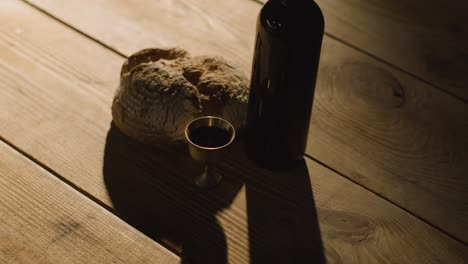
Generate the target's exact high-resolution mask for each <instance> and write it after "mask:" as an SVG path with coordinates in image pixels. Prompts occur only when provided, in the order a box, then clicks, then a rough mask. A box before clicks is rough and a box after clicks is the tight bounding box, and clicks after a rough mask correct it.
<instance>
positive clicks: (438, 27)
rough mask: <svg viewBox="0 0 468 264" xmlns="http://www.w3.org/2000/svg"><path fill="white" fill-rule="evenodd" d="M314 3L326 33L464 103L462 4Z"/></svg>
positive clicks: (467, 57)
mask: <svg viewBox="0 0 468 264" xmlns="http://www.w3.org/2000/svg"><path fill="white" fill-rule="evenodd" d="M255 1H258V2H262V3H265V2H266V0H255ZM316 2H317V3H318V4H319V5H320V7H321V9H322V12H323V13H324V16H325V20H326V23H325V24H326V26H325V31H326V32H327V33H329V34H330V35H332V36H334V37H336V38H338V39H340V40H342V41H344V42H346V43H349V44H351V45H353V46H355V47H358V48H359V49H361V50H365V51H366V52H368V53H370V54H372V55H374V56H376V57H378V58H380V59H383V60H384V61H386V62H388V63H390V64H393V65H395V66H396V67H398V68H400V69H403V70H405V71H407V72H409V73H411V74H413V75H415V76H417V77H419V78H421V79H423V80H425V81H428V82H430V83H432V84H435V85H436V86H438V87H440V88H441V89H442V90H445V91H448V92H449V93H451V94H454V95H456V96H458V97H460V98H462V99H464V100H465V101H466V100H467V99H468V77H467V75H466V72H468V34H467V32H468V19H467V18H466V10H467V5H466V1H464V0H455V1H450V4H449V5H448V4H447V2H446V1H441V0H429V1H427V0H426V1H423V0H416V1H404V0H399V1H389V0H381V1H373V0H364V1H362V0H351V1H349V0H347V1H345V0H335V1H327V0H317V1H316Z"/></svg>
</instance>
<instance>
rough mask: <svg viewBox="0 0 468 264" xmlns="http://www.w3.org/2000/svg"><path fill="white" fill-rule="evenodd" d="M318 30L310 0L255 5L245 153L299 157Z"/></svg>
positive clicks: (269, 161)
mask: <svg viewBox="0 0 468 264" xmlns="http://www.w3.org/2000/svg"><path fill="white" fill-rule="evenodd" d="M323 33H324V19H323V15H322V12H321V11H320V8H319V7H318V6H317V4H316V3H315V2H314V1H313V0H269V1H268V2H267V3H266V4H265V5H264V6H263V8H262V9H261V11H260V14H259V16H258V20H257V34H256V43H255V52H254V58H253V65H252V77H251V86H250V97H249V105H248V114H247V131H246V145H247V146H246V147H247V154H248V156H249V158H250V159H253V160H255V161H257V162H259V163H261V164H264V165H267V166H270V165H273V166H276V165H278V166H282V165H288V164H290V163H292V162H293V161H294V160H299V159H301V158H302V157H303V153H304V151H305V148H306V144H307V137H308V130H309V123H310V115H311V111H312V102H313V97H314V90H315V82H316V78H317V71H318V63H319V58H320V49H321V46H322V38H323Z"/></svg>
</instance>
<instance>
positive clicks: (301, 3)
mask: <svg viewBox="0 0 468 264" xmlns="http://www.w3.org/2000/svg"><path fill="white" fill-rule="evenodd" d="M258 23H260V24H261V26H263V27H264V28H265V29H266V30H267V31H270V32H273V33H275V32H276V33H280V32H284V31H289V32H291V31H296V30H299V31H301V32H307V31H308V30H311V31H314V32H315V31H317V30H319V31H320V30H321V31H323V29H324V27H325V19H324V16H323V13H322V11H321V9H320V7H319V6H318V5H317V3H315V1H313V0H295V1H287V3H284V2H283V1H282V0H270V1H268V2H267V3H266V4H265V5H264V6H263V7H262V9H261V10H260V14H259V17H258Z"/></svg>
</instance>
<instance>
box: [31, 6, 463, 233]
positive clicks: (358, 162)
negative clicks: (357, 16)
mask: <svg viewBox="0 0 468 264" xmlns="http://www.w3.org/2000/svg"><path fill="white" fill-rule="evenodd" d="M31 2H33V3H34V4H37V5H39V6H40V7H41V8H44V9H46V10H47V11H48V12H50V13H52V14H53V15H55V16H57V17H59V18H61V19H63V20H64V21H65V22H67V23H69V24H71V25H73V26H74V27H77V28H79V29H80V30H82V31H84V32H86V33H87V34H89V35H92V36H94V37H95V38H97V39H99V40H101V41H103V42H104V43H106V44H108V45H110V46H113V47H114V48H116V49H117V50H119V51H120V52H122V53H124V54H127V55H129V54H131V53H132V52H134V51H136V50H138V49H140V48H144V47H151V46H153V47H154V46H159V45H182V46H183V47H187V48H188V49H190V50H191V51H192V52H193V53H195V54H202V53H212V54H217V55H223V56H225V57H226V58H228V59H232V60H233V61H236V62H238V63H239V64H240V65H241V66H242V67H244V69H246V71H248V70H249V69H250V58H251V56H252V46H253V36H254V28H255V20H256V16H257V13H258V11H259V8H260V6H259V5H258V4H256V3H254V2H252V1H244V2H242V3H240V2H239V1H234V0H223V1H217V2H216V3H215V2H213V1H210V0H196V1H195V0H194V1H191V2H189V3H188V2H185V1H159V2H154V1H144V2H142V1H109V0H99V1H90V3H89V4H86V5H83V4H82V2H81V1H77V0H70V1H67V2H66V3H65V2H63V1H57V0H48V1H45V0H31ZM76 10H81V12H76ZM154 10H160V11H159V12H157V13H155V12H154ZM201 10H203V11H201ZM82 12H86V13H87V14H89V15H88V16H87V17H86V19H85V18H83V17H82V16H81V15H80V13H82ZM159 13H161V14H163V15H160V14H159ZM183 15H185V16H187V17H188V19H187V20H185V19H182V16H183ZM110 21H118V26H115V23H110ZM187 21H190V30H188V29H187V27H186V26H187V25H186V24H187ZM168 26H170V27H171V28H172V31H168ZM186 31H189V32H186ZM142 32H145V34H142ZM180 32H182V34H180ZM194 34H196V35H197V36H199V37H198V38H194V37H193V35H194ZM213 42H216V45H214V44H213ZM467 115H468V105H466V104H464V103H462V102H460V101H458V100H455V99H453V98H452V97H450V96H448V95H446V94H444V93H442V92H440V91H438V90H436V89H432V87H430V86H429V85H426V84H424V83H422V82H420V81H418V80H417V79H415V78H412V77H411V76H409V75H407V74H405V73H402V72H400V71H397V70H395V69H393V68H390V67H388V66H386V65H384V64H382V63H380V62H378V61H376V60H374V59H372V58H371V57H369V56H367V55H365V54H362V53H360V52H358V51H356V50H354V49H352V48H349V47H347V46H345V45H343V44H340V43H338V42H337V41H335V40H333V39H331V38H328V37H325V39H324V44H323V53H322V58H321V65H320V72H319V80H318V84H317V90H316V99H315V105H314V109H313V116H312V122H311V130H310V136H309V138H310V140H309V146H308V148H307V153H308V154H310V155H312V156H313V157H315V158H317V159H318V160H320V161H322V162H324V163H325V164H327V165H328V166H330V167H332V168H334V169H336V170H337V171H339V172H341V173H343V174H345V175H347V176H348V177H350V178H352V179H353V180H355V181H356V182H358V183H360V184H362V185H364V186H366V187H367V188H369V189H371V190H373V191H375V192H377V193H379V194H381V195H383V196H384V197H386V198H388V199H390V200H391V201H393V202H395V203H397V204H399V205H400V206H402V207H404V208H406V209H408V210H410V211H411V212H413V213H415V214H417V215H418V216H420V217H422V218H424V219H426V220H427V221H429V222H431V223H433V224H435V225H436V226H438V227H440V228H441V229H444V230H446V231H447V232H449V233H450V234H452V235H453V236H456V237H458V238H459V239H461V240H463V241H465V242H466V241H468V229H466V228H464V222H465V219H466V218H467V217H468V203H467V201H468V194H467V192H466V191H465V190H466V189H468V178H467V177H465V176H466V173H467V171H468V164H467V163H466V162H465V160H467V159H468V152H467V151H466V149H467V146H468V138H467V137H466V136H465V134H466V133H467V131H468V119H466V118H465V117H466V116H467Z"/></svg>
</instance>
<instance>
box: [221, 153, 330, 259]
mask: <svg viewBox="0 0 468 264" xmlns="http://www.w3.org/2000/svg"><path fill="white" fill-rule="evenodd" d="M237 148H238V150H237V151H233V152H232V153H233V155H234V156H232V157H231V159H229V160H228V162H227V165H228V166H232V171H233V172H236V173H237V176H236V177H239V178H241V179H242V181H243V182H244V184H245V186H246V203H247V215H248V231H249V254H250V263H252V264H263V263H275V264H276V263H285V264H290V263H326V259H325V255H324V249H323V244H322V239H321V234H320V228H319V222H318V218H317V210H316V207H315V201H314V195H313V191H312V184H311V182H310V176H309V171H308V168H307V164H306V162H305V160H304V159H302V160H299V161H296V162H294V163H293V164H291V166H288V168H283V169H274V170H268V169H264V168H261V167H258V166H257V165H256V164H253V163H252V162H251V161H250V160H248V159H247V158H246V155H245V152H244V151H243V148H242V147H239V146H237ZM236 168H237V169H236ZM234 169H236V170H234Z"/></svg>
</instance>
